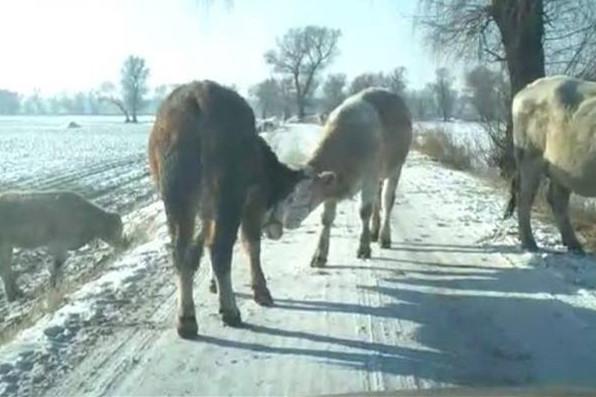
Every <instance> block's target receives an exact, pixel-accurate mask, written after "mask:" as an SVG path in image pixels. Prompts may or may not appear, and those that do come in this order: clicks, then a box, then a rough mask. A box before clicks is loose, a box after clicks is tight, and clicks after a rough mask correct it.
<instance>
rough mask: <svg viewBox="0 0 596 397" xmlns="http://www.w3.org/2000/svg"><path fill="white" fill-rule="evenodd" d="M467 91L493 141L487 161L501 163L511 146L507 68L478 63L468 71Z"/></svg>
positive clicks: (494, 164)
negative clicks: (508, 129) (488, 66)
mask: <svg viewBox="0 0 596 397" xmlns="http://www.w3.org/2000/svg"><path fill="white" fill-rule="evenodd" d="M466 93H467V94H468V95H469V98H470V103H471V104H472V106H473V107H474V110H475V111H476V114H477V115H478V120H479V121H480V123H481V125H482V126H483V128H484V130H485V131H486V132H487V133H488V137H489V139H490V142H491V143H492V147H493V150H490V151H489V152H488V153H486V160H487V163H488V164H489V165H491V166H497V165H498V164H499V160H500V157H501V156H502V153H504V152H505V151H506V150H507V141H506V139H505V134H503V131H505V130H506V127H507V116H508V114H509V110H508V106H509V98H510V94H509V83H508V82H507V79H506V75H505V72H504V71H503V70H501V71H499V70H492V69H489V68H487V67H486V66H483V65H480V66H477V67H475V68H474V69H472V70H471V71H469V72H468V73H466Z"/></svg>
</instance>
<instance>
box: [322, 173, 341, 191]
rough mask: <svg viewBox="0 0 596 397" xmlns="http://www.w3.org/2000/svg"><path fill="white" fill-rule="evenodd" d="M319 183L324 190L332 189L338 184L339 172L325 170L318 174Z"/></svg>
mask: <svg viewBox="0 0 596 397" xmlns="http://www.w3.org/2000/svg"><path fill="white" fill-rule="evenodd" d="M317 184H318V185H319V186H321V188H322V190H324V191H332V190H334V189H335V187H336V186H337V174H336V173H335V172H333V171H323V172H321V173H320V174H319V175H317Z"/></svg>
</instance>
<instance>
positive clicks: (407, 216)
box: [0, 124, 596, 396]
mask: <svg viewBox="0 0 596 397" xmlns="http://www.w3.org/2000/svg"><path fill="white" fill-rule="evenodd" d="M320 133H321V129H320V127H318V126H313V125H305V124H292V125H288V126H286V127H285V128H284V129H283V130H281V131H278V132H277V133H275V134H271V133H265V134H264V135H265V136H266V138H267V139H268V141H269V142H271V144H272V146H273V147H274V148H275V150H276V151H277V152H278V153H279V154H280V157H281V158H282V159H285V160H288V161H290V160H292V161H295V162H296V163H301V162H303V161H304V159H305V158H306V157H307V156H308V154H309V153H311V152H312V150H313V149H314V147H315V146H316V142H317V140H318V139H319V138H320ZM402 175H403V176H402V182H401V184H400V186H399V188H398V198H397V203H396V208H395V211H394V215H393V219H392V228H393V245H392V249H390V250H380V249H379V248H378V247H377V246H376V245H374V246H373V258H372V259H371V260H359V259H356V257H355V252H356V248H357V239H358V235H359V230H360V221H359V215H358V212H359V208H358V200H348V201H345V202H343V203H342V204H341V205H340V206H339V209H338V217H337V219H336V222H335V225H334V229H333V231H332V239H331V249H330V256H329V263H328V266H327V268H325V269H320V270H315V269H311V268H309V267H308V263H309V260H310V256H311V255H312V253H313V250H314V246H315V244H316V240H317V234H316V233H317V231H318V224H319V215H320V210H317V211H315V213H313V214H312V215H311V216H310V217H309V218H308V219H307V221H306V224H305V225H304V226H303V227H301V228H300V229H298V230H295V231H287V232H286V233H285V235H284V237H283V238H282V239H281V240H280V241H264V243H263V249H262V259H263V267H264V271H265V274H266V277H267V280H268V283H269V288H270V289H271V292H272V294H273V297H274V299H275V300H276V306H275V307H273V308H263V307H260V306H258V305H256V304H255V303H254V302H253V301H252V299H251V289H250V275H249V269H248V264H247V263H246V259H245V257H244V256H243V255H242V254H241V253H240V250H239V249H236V250H235V253H234V264H233V277H234V288H235V291H236V293H237V299H238V305H239V308H240V310H241V311H242V315H243V319H244V320H245V322H246V323H247V326H246V327H245V328H242V329H233V328H229V327H224V326H223V325H222V323H221V320H220V319H219V316H218V314H217V299H216V297H215V296H214V295H211V294H209V293H208V291H207V284H208V283H207V280H208V278H207V275H208V271H207V266H206V265H207V264H208V260H204V261H203V262H204V263H203V265H202V266H201V268H200V270H199V272H198V274H197V276H196V281H195V286H196V289H195V300H196V303H197V319H198V322H199V333H200V337H199V338H198V340H196V341H187V340H181V339H179V338H178V337H177V335H176V333H175V331H174V326H173V319H174V312H175V288H174V285H173V277H172V271H171V266H170V264H169V257H168V254H167V250H166V244H167V242H168V241H169V240H168V238H167V233H166V228H165V225H164V216H163V211H162V209H161V206H160V204H159V203H154V204H151V205H150V206H147V207H145V208H144V209H141V210H137V211H133V212H131V214H130V215H129V217H130V218H129V219H130V222H131V223H132V224H133V227H132V228H131V229H129V232H130V233H132V234H133V235H135V238H136V239H137V240H136V241H138V244H139V245H138V246H137V247H136V248H134V249H132V250H131V251H130V252H127V253H125V254H124V255H121V256H120V257H119V258H118V259H116V260H115V261H114V262H113V264H111V265H110V266H109V267H108V268H107V269H106V272H105V273H104V274H102V275H101V277H99V278H98V279H96V280H94V281H92V282H90V283H88V284H87V285H85V286H83V287H81V288H80V289H79V290H78V291H77V292H75V293H73V294H70V295H69V296H68V297H67V301H68V303H67V304H66V305H65V306H63V307H62V308H60V309H59V310H57V311H56V312H55V313H53V314H52V315H48V316H46V317H44V318H43V319H42V320H41V321H39V322H38V323H37V324H35V325H34V326H33V327H31V328H29V329H27V330H25V331H23V332H21V333H20V334H19V335H18V336H17V337H16V338H15V339H14V340H13V341H12V342H10V343H9V344H7V345H5V346H3V347H1V348H0V385H2V386H0V395H3V394H5V395H10V394H14V395H16V394H19V395H26V394H38V395H143V396H148V395H287V394H292V395H317V394H321V393H342V392H353V393H354V392H356V393H357V392H362V391H366V390H395V389H404V388H407V389H417V388H429V387H445V386H452V385H464V386H471V385H472V386H479V385H490V386H508V385H568V384H570V385H577V386H586V387H594V386H596V378H595V377H594V373H595V371H596V356H595V355H594V354H593V352H594V351H596V332H595V331H596V311H595V310H596V296H595V295H594V288H595V287H596V277H595V275H596V273H595V272H594V270H593V269H594V267H595V263H594V260H593V258H592V257H591V256H588V257H586V258H576V257H572V256H569V255H566V254H564V253H563V251H562V247H561V246H560V245H559V244H558V241H559V238H558V234H557V233H556V230H555V229H554V228H553V227H552V226H549V225H544V224H541V223H540V222H537V221H536V222H534V226H535V232H536V237H537V240H538V243H539V245H541V246H542V247H545V248H546V250H545V251H543V252H542V253H540V254H536V255H532V254H527V253H522V252H521V251H520V250H519V249H518V248H517V246H518V243H517V239H516V236H515V234H516V228H515V221H514V220H510V221H507V222H502V221H501V220H500V219H501V216H502V212H503V208H504V205H505V201H506V197H503V193H502V192H500V191H498V190H497V189H496V188H494V187H492V186H491V185H489V184H487V183H485V182H484V181H483V180H481V179H478V178H476V177H473V176H470V175H468V174H465V173H463V172H458V171H453V170H449V169H446V168H443V167H441V166H440V165H439V164H436V163H434V162H432V161H430V160H429V159H428V158H426V157H424V156H422V155H420V154H418V153H415V152H413V153H411V155H410V157H409V159H408V161H407V164H406V167H405V169H404V171H403V174H402ZM48 334H49V335H50V336H48ZM28 352H31V353H28ZM38 367H39V368H41V370H42V371H43V372H42V373H43V375H45V376H47V377H49V378H50V379H49V381H48V382H44V381H41V380H39V379H38V377H39V374H40V370H38V369H37V368H38ZM36 379H37V380H36ZM52 380H53V382H51V381H52ZM2 387H4V389H3V390H4V391H3V392H2V391H1V390H2ZM48 387H49V389H48Z"/></svg>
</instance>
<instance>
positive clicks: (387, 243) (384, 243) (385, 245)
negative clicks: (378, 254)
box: [379, 238, 391, 249]
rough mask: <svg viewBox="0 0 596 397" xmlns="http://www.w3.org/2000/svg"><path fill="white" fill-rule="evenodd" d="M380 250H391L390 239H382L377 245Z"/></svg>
mask: <svg viewBox="0 0 596 397" xmlns="http://www.w3.org/2000/svg"><path fill="white" fill-rule="evenodd" d="M379 245H380V246H381V248H383V249H388V248H391V239H390V238H382V239H381V242H380V243H379Z"/></svg>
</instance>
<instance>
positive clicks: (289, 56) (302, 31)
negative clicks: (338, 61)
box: [265, 26, 341, 119]
mask: <svg viewBox="0 0 596 397" xmlns="http://www.w3.org/2000/svg"><path fill="white" fill-rule="evenodd" d="M340 35H341V33H340V31H339V30H336V29H329V28H326V27H320V26H306V27H304V28H294V29H290V30H289V31H288V32H287V33H286V34H285V35H284V36H283V37H282V38H281V39H278V40H277V48H276V49H274V50H270V51H268V52H267V53H265V61H266V62H267V63H268V64H269V65H271V66H273V70H274V71H275V72H278V73H281V74H283V75H285V76H288V77H291V78H292V82H293V84H294V94H295V97H296V106H297V110H298V117H299V118H300V119H302V118H304V115H305V107H306V104H307V98H308V95H309V94H312V93H313V92H314V90H313V84H315V78H316V75H317V74H318V73H319V72H320V71H322V70H323V69H325V68H326V67H327V66H328V65H329V64H330V63H331V62H332V61H333V60H334V58H335V57H336V55H337V54H338V52H339V50H338V47H337V42H338V40H339V37H340Z"/></svg>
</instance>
